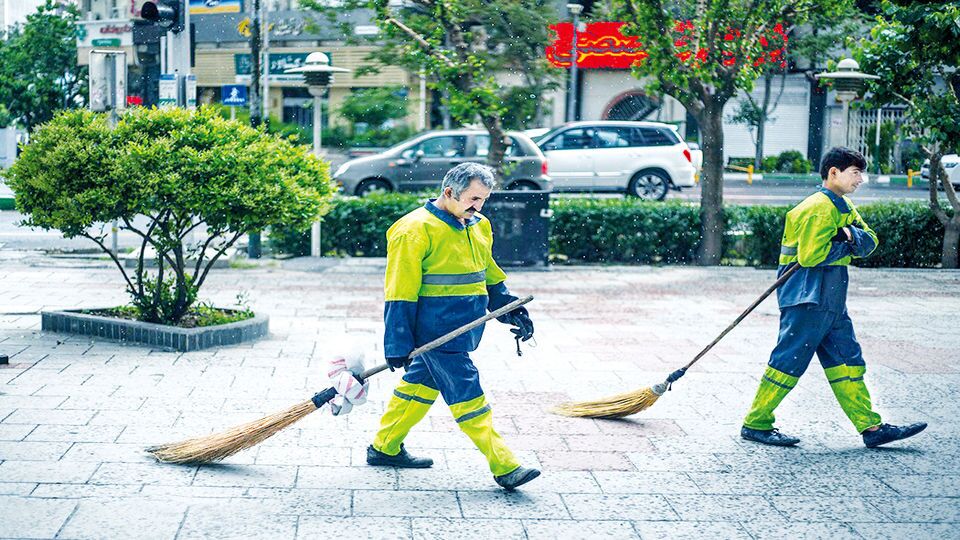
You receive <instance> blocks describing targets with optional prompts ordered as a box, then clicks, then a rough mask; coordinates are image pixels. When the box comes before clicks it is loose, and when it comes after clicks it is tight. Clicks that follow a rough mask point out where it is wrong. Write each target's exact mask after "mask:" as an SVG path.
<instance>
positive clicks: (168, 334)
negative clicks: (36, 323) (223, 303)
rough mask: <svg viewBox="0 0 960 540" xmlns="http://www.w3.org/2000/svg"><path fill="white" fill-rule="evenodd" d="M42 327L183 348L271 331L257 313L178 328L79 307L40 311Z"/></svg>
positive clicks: (240, 340) (234, 341)
mask: <svg viewBox="0 0 960 540" xmlns="http://www.w3.org/2000/svg"><path fill="white" fill-rule="evenodd" d="M40 320H41V326H40V327H41V330H43V331H45V332H59V333H64V334H79V335H85V336H93V337H99V338H104V339H111V340H119V341H123V342H127V343H134V344H137V345H150V346H154V347H163V348H167V349H173V350H176V351H180V352H187V351H198V350H200V349H207V348H210V347H220V346H223V345H236V344H238V343H244V342H248V341H255V340H257V339H260V338H261V337H264V336H266V335H267V334H268V333H269V327H270V324H269V323H270V319H269V317H267V316H266V315H256V316H254V317H253V318H252V319H247V320H245V321H238V322H234V323H229V324H222V325H218V326H204V327H201V328H179V327H176V326H167V325H163V324H154V323H145V322H140V321H131V320H127V319H117V318H113V317H101V316H99V315H87V314H85V313H80V312H79V310H65V311H41V312H40Z"/></svg>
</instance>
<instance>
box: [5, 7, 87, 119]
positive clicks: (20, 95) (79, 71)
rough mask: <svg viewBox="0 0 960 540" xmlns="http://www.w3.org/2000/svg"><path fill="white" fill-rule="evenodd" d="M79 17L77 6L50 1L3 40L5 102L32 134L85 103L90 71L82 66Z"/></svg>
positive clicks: (15, 27)
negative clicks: (79, 63) (59, 113)
mask: <svg viewBox="0 0 960 540" xmlns="http://www.w3.org/2000/svg"><path fill="white" fill-rule="evenodd" d="M78 17H79V15H78V11H77V8H76V7H75V6H73V5H72V4H62V5H61V3H59V2H54V0H47V2H46V3H45V4H44V5H42V6H40V8H39V9H38V10H37V12H36V13H33V14H31V15H28V16H27V22H26V24H24V25H23V26H14V27H13V28H12V29H10V30H9V32H8V33H7V35H6V36H4V39H3V40H2V41H0V103H4V104H5V105H6V106H7V108H8V109H9V113H10V115H11V116H12V117H13V118H14V120H15V121H16V122H17V123H19V124H21V125H23V127H25V128H26V129H27V130H30V129H32V128H33V126H35V125H38V124H41V123H43V122H46V121H48V120H50V119H51V118H53V114H54V112H55V111H57V110H59V109H66V108H71V107H77V106H81V105H83V103H84V102H85V100H86V92H87V68H86V67H80V66H77V38H76V35H75V32H76V23H77V19H78Z"/></svg>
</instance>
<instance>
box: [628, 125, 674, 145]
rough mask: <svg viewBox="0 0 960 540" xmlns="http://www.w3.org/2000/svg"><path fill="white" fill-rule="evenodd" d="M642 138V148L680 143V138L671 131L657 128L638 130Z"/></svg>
mask: <svg viewBox="0 0 960 540" xmlns="http://www.w3.org/2000/svg"><path fill="white" fill-rule="evenodd" d="M638 129H639V130H640V135H641V137H642V138H643V144H644V146H673V145H675V144H677V143H678V142H680V137H678V136H677V134H676V133H674V132H673V131H672V130H669V129H657V128H638Z"/></svg>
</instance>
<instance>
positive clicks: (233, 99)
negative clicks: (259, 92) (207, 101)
mask: <svg viewBox="0 0 960 540" xmlns="http://www.w3.org/2000/svg"><path fill="white" fill-rule="evenodd" d="M220 103H222V104H224V105H230V106H231V107H246V106H247V87H246V85H243V84H225V85H223V86H221V87H220Z"/></svg>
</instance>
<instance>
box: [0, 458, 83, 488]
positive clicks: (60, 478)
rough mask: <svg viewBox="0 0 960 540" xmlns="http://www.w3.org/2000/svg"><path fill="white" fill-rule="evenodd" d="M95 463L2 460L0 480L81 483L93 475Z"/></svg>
mask: <svg viewBox="0 0 960 540" xmlns="http://www.w3.org/2000/svg"><path fill="white" fill-rule="evenodd" d="M98 465H99V464H97V463H77V462H69V461H4V462H3V463H0V482H38V483H57V482H65V483H83V482H86V481H87V480H88V479H90V477H91V476H92V475H93V472H94V471H95V470H96V469H97V466H98Z"/></svg>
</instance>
